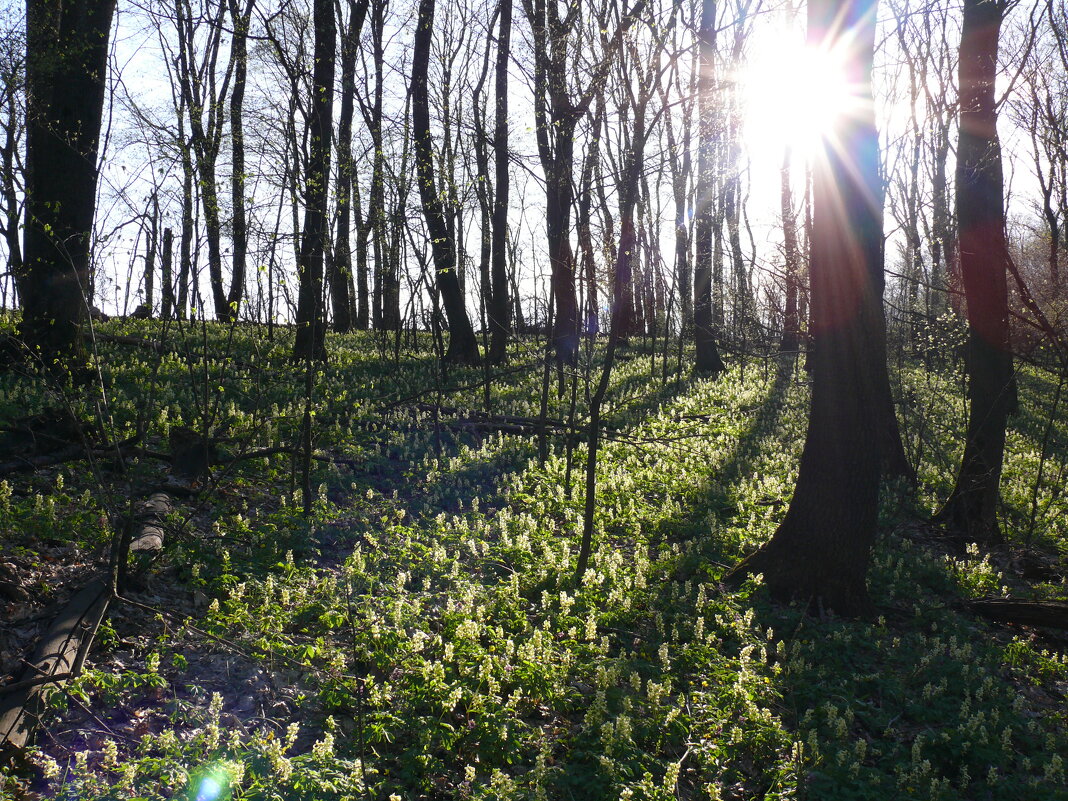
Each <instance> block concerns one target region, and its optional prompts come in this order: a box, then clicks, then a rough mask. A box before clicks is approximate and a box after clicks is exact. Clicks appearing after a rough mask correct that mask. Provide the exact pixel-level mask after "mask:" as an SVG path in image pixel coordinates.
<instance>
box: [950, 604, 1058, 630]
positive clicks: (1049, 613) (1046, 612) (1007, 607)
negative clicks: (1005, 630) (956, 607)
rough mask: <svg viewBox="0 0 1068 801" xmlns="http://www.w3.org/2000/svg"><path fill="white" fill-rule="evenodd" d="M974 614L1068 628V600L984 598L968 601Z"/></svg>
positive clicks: (1009, 621)
mask: <svg viewBox="0 0 1068 801" xmlns="http://www.w3.org/2000/svg"><path fill="white" fill-rule="evenodd" d="M964 606H965V608H966V609H967V610H968V611H970V612H972V613H973V614H976V615H979V616H981V617H985V618H989V619H990V620H996V621H998V622H999V623H1015V624H1017V625H1021V626H1047V627H1049V628H1053V629H1068V601H1024V600H1020V599H1015V598H982V599H979V600H976V601H966V602H965V603H964Z"/></svg>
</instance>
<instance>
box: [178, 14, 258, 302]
mask: <svg viewBox="0 0 1068 801" xmlns="http://www.w3.org/2000/svg"><path fill="white" fill-rule="evenodd" d="M212 2H215V0H209V2H208V3H207V4H206V5H205V6H204V8H203V9H198V10H196V11H194V9H193V7H192V4H191V2H190V0H175V5H174V12H175V13H174V22H175V25H176V26H177V34H178V64H177V66H176V78H177V80H178V84H179V87H180V91H181V95H182V100H183V107H184V109H185V111H186V114H187V116H188V121H189V133H190V145H191V147H192V150H193V154H194V156H195V166H196V173H197V179H198V189H199V191H200V197H201V205H202V207H203V210H204V233H205V235H206V239H207V245H208V278H209V281H210V283H211V294H212V300H213V301H214V306H215V316H216V317H217V318H218V319H220V320H232V319H235V317H236V313H237V307H238V305H239V304H240V302H241V299H242V297H243V296H244V267H243V265H242V266H241V268H240V269H241V271H242V274H241V275H237V274H235V275H234V276H232V278H231V284H230V289H229V291H227V290H226V289H225V288H224V285H223V272H222V270H223V268H222V210H221V206H220V203H219V187H218V180H217V171H218V160H219V153H220V150H221V149H222V139H223V130H224V127H225V126H224V122H225V119H224V114H223V102H222V101H223V98H224V97H225V96H226V94H227V91H228V89H229V85H230V81H231V80H232V79H233V77H234V72H235V67H236V66H237V63H238V56H239V55H241V54H242V53H243V52H244V50H245V45H244V43H245V41H246V38H247V27H248V14H250V13H251V4H249V5H248V6H247V8H246V10H245V15H244V16H239V18H238V20H237V21H236V22H235V27H236V36H235V38H236V39H237V44H236V46H233V47H231V48H230V54H229V58H228V60H227V63H226V68H225V70H224V72H223V75H222V78H221V81H220V80H219V77H218V76H217V74H216V73H217V71H218V70H217V67H218V60H219V49H220V45H221V39H222V34H223V30H224V25H223V20H224V18H225V17H226V13H227V2H225V0H218V3H217V5H215V6H214V7H213V6H212V5H211V3H212ZM233 8H234V10H237V5H236V4H234V5H233ZM204 17H208V19H207V22H206V23H205V20H204ZM204 28H206V29H207V38H206V40H204V41H203V42H202V45H203V52H202V53H200V58H199V61H198V57H197V56H198V53H197V44H198V33H199V32H200V31H202V30H203V29H204ZM242 78H243V76H242ZM243 95H244V85H243V80H242V86H241V88H240V91H239V95H238V101H237V102H238V110H239V111H240V107H241V104H242V102H243ZM237 116H238V120H239V121H240V113H238V115H237ZM234 133H236V140H235V143H236V144H237V152H238V154H239V156H238V158H239V161H241V162H243V161H244V158H243V154H244V134H243V131H242V130H241V129H240V126H239V129H238V130H237V131H236V132H234V131H231V134H232V135H233V134H234ZM242 183H243V181H242ZM241 207H242V209H243V208H244V207H243V204H241ZM243 223H244V220H243V217H242V218H241V219H240V220H239V225H243Z"/></svg>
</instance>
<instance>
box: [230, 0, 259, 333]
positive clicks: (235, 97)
mask: <svg viewBox="0 0 1068 801" xmlns="http://www.w3.org/2000/svg"><path fill="white" fill-rule="evenodd" d="M253 2H254V0H248V1H247V3H246V6H245V10H244V11H241V9H240V7H239V6H238V0H230V16H231V17H232V19H233V24H234V35H233V44H232V45H231V47H232V48H233V54H232V56H231V60H232V61H233V64H234V88H233V90H232V91H231V93H230V146H231V149H232V150H233V161H234V165H233V166H234V169H233V175H232V176H231V178H230V202H231V204H232V205H233V214H234V217H233V234H232V235H233V243H234V254H233V256H234V257H233V265H234V266H233V275H232V276H231V282H230V292H229V293H228V294H227V297H226V300H227V307H228V309H229V310H230V311H231V312H232V313H233V315H234V317H235V318H236V316H237V312H238V310H239V308H240V306H241V301H242V300H243V299H244V296H245V268H246V258H247V253H248V223H247V221H246V219H245V128H244V109H245V83H246V77H247V73H248V28H249V19H250V18H251V16H252V4H253Z"/></svg>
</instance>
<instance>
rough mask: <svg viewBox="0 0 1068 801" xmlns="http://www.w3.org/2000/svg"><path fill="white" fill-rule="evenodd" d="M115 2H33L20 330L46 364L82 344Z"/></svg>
mask: <svg viewBox="0 0 1068 801" xmlns="http://www.w3.org/2000/svg"><path fill="white" fill-rule="evenodd" d="M114 11H115V2H114V0H27V3H26V55H27V58H26V83H27V95H28V108H27V120H26V226H25V243H24V245H25V249H24V254H23V262H22V265H21V270H20V273H19V275H18V276H17V279H16V280H17V282H18V289H19V295H20V296H21V298H22V304H23V307H22V322H21V324H20V327H19V334H20V336H21V338H22V341H23V342H24V343H25V344H26V345H27V347H29V348H30V349H31V350H32V351H33V352H34V353H35V354H36V355H37V356H38V357H39V358H40V359H41V360H42V361H43V362H44V364H45V365H46V366H51V365H52V364H54V363H55V362H56V360H60V361H64V362H65V361H66V360H67V359H69V358H70V357H73V356H74V355H75V354H76V353H77V351H78V350H79V348H80V343H81V337H80V336H79V330H80V326H81V322H82V319H83V317H84V316H85V312H86V295H85V291H86V288H87V287H88V285H89V243H90V238H91V236H92V228H93V212H94V204H95V202H96V181H97V148H98V144H99V139H100V122H101V117H102V114H103V109H104V79H105V75H106V72H107V52H108V37H109V35H110V33H111V20H112V16H113V14H114Z"/></svg>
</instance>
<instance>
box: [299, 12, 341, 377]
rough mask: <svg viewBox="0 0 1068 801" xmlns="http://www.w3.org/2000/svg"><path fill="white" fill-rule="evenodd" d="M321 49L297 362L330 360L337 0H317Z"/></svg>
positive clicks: (311, 122)
mask: <svg viewBox="0 0 1068 801" xmlns="http://www.w3.org/2000/svg"><path fill="white" fill-rule="evenodd" d="M312 13H313V16H314V26H315V45H314V52H313V57H314V60H315V63H314V67H313V68H312V96H311V101H310V111H309V114H308V138H309V140H310V145H309V146H310V155H309V158H308V169H307V173H306V174H305V186H304V225H303V227H302V228H301V234H300V254H299V259H298V262H297V271H298V273H299V275H300V289H299V292H298V296H297V321H296V322H297V336H296V341H295V342H294V344H293V357H294V358H295V359H318V360H325V359H326V332H325V331H324V330H323V329H324V328H325V322H324V320H323V251H324V249H325V247H326V237H327V234H328V230H327V228H328V224H327V211H326V204H327V182H328V181H329V178H330V135H331V129H332V122H333V114H334V50H335V48H336V45H337V26H336V25H335V21H334V4H333V3H332V2H331V0H314V3H313V11H312Z"/></svg>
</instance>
